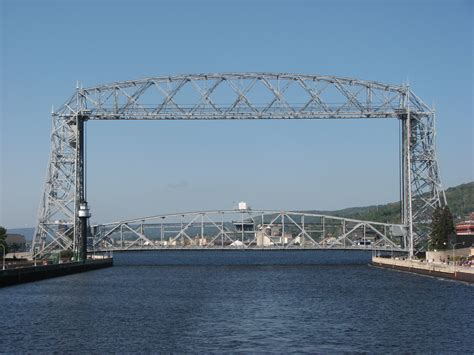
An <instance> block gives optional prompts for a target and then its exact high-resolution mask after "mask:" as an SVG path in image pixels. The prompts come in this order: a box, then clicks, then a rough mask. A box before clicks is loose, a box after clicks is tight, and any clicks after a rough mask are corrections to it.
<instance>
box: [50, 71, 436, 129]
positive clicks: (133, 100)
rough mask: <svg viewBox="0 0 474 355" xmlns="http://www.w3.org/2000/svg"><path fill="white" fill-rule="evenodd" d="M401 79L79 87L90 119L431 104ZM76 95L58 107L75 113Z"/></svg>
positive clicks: (357, 112) (372, 113) (382, 109)
mask: <svg viewBox="0 0 474 355" xmlns="http://www.w3.org/2000/svg"><path fill="white" fill-rule="evenodd" d="M409 91H410V89H409V88H408V87H407V86H399V85H387V84H382V83H378V82H374V81H364V80H357V79H350V78H340V77H335V76H324V75H303V74H286V73H223V74H212V73H211V74H188V75H177V76H166V77H153V78H146V79H140V80H133V81H124V82H116V83H112V84H106V85H100V86H96V87H90V88H84V89H79V90H78V94H79V100H81V101H82V105H81V114H82V115H84V116H87V119H90V120H192V119H203V120H216V119H291V118H293V119H324V118H389V117H398V116H400V115H401V114H404V113H405V112H406V98H407V97H409V100H410V103H411V106H412V108H411V110H412V112H413V113H426V112H428V111H430V109H429V108H428V107H427V106H426V105H425V104H424V103H422V102H421V101H420V100H419V99H418V98H417V97H416V96H415V95H414V94H413V93H411V95H408V92H409ZM77 99H78V98H77V95H73V97H71V99H70V100H69V101H68V102H66V103H65V104H64V105H63V106H62V107H61V108H60V109H59V110H58V111H57V112H56V114H57V115H59V116H62V117H74V116H75V115H76V114H78V112H77V108H76V107H77V106H76V101H77Z"/></svg>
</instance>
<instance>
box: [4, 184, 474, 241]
mask: <svg viewBox="0 0 474 355" xmlns="http://www.w3.org/2000/svg"><path fill="white" fill-rule="evenodd" d="M446 199H447V200H448V205H449V208H450V209H451V212H452V213H453V216H454V218H455V219H456V220H457V221H459V220H463V219H464V218H466V217H467V216H468V214H469V213H471V212H474V181H473V182H469V183H467V184H462V185H458V186H455V187H450V188H449V189H447V190H446ZM305 212H312V213H319V214H327V215H330V216H338V217H345V218H354V219H359V220H363V221H374V222H388V223H400V202H391V203H387V204H385V205H373V206H366V207H350V208H344V209H342V210H337V211H305ZM7 232H8V233H18V234H23V235H24V236H25V237H26V239H27V240H31V239H32V238H33V233H34V228H12V229H9V230H8V231H7Z"/></svg>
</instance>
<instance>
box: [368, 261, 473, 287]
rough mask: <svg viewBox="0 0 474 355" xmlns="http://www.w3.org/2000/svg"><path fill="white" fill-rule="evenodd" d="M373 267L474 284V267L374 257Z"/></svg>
mask: <svg viewBox="0 0 474 355" xmlns="http://www.w3.org/2000/svg"><path fill="white" fill-rule="evenodd" d="M372 265H374V266H378V267H383V268H386V269H394V270H400V271H406V272H411V273H415V274H420V275H428V276H434V277H441V278H445V279H451V280H458V281H464V282H469V283H474V267H467V266H454V265H445V264H438V263H427V262H421V261H418V260H402V259H391V258H381V257H376V256H374V257H372Z"/></svg>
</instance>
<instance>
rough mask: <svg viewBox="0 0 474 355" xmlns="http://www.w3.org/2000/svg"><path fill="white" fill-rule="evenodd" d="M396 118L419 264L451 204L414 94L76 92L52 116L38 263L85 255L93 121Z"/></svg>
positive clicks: (374, 89)
mask: <svg viewBox="0 0 474 355" xmlns="http://www.w3.org/2000/svg"><path fill="white" fill-rule="evenodd" d="M236 119H250V120H256V119H342V120H344V119H398V120H399V121H400V122H401V126H402V144H401V154H402V164H401V174H400V175H401V181H400V187H401V191H402V194H401V195H402V196H401V200H402V201H401V202H402V208H401V216H402V220H401V224H403V225H404V226H405V227H406V233H407V239H406V240H407V244H406V246H405V249H407V250H409V252H410V254H411V255H413V252H414V250H416V249H420V248H423V247H424V245H425V244H426V241H427V238H428V235H429V233H430V227H429V224H430V221H431V215H432V212H433V210H434V208H436V207H437V206H442V205H444V204H446V199H445V196H444V192H443V190H442V186H441V181H440V177H439V171H438V163H437V157H436V151H435V135H436V132H435V123H434V122H435V112H434V110H433V109H431V108H429V107H428V106H427V105H426V104H425V103H423V102H422V101H421V100H420V99H419V98H418V97H417V96H416V95H415V93H414V92H413V91H412V90H411V89H410V88H409V86H407V85H388V84H384V83H379V82H375V81H366V80H358V79H351V78H342V77H336V76H326V75H306V74H288V73H210V74H187V75H177V76H161V77H153V78H145V79H138V80H131V81H123V82H116V83H111V84H107V85H100V86H95V87H90V88H82V87H79V86H78V87H77V88H76V91H75V92H74V94H73V95H72V96H71V98H70V99H68V100H67V101H66V102H65V103H64V104H63V105H62V106H61V107H60V108H59V109H58V110H56V111H54V112H52V133H51V155H50V160H49V165H48V172H47V176H46V181H45V185H44V190H43V195H42V200H41V203H40V207H39V213H38V219H37V225H36V230H35V234H34V238H33V242H32V253H33V254H34V255H44V254H48V253H50V252H52V251H54V250H57V249H59V250H67V249H72V250H74V251H75V252H77V254H78V255H79V256H80V257H81V258H83V257H84V255H86V253H87V250H86V248H87V235H88V234H89V231H88V230H89V226H88V218H89V217H90V213H89V209H88V206H87V201H86V197H87V196H86V184H85V164H84V160H85V159H84V126H85V123H86V122H87V121H90V120H236Z"/></svg>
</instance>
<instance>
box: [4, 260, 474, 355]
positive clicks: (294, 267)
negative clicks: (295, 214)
mask: <svg viewBox="0 0 474 355" xmlns="http://www.w3.org/2000/svg"><path fill="white" fill-rule="evenodd" d="M369 259H370V254H366V253H358V252H338V251H331V252H327V251H319V252H308V251H300V252H260V253H258V252H239V251H235V252H229V251H227V252H215V251H213V252H184V253H179V252H136V253H123V254H116V255H115V266H114V267H113V268H110V269H104V270H97V271H92V272H88V273H84V274H78V275H71V276H65V277H60V278H55V279H50V280H45V281H40V282H36V283H29V284H24V285H18V286H13V287H8V288H3V289H0V305H1V311H0V315H1V316H0V317H1V323H0V335H1V336H0V352H6V353H10V352H15V351H46V352H49V351H56V352H65V351H68V352H82V353H83V352H96V353H102V352H104V351H108V352H111V351H113V352H121V351H142V352H143V351H144V352H159V351H175V352H223V351H226V352H230V351H235V352H262V351H263V352H278V353H286V352H291V351H297V352H310V353H315V352H316V353H334V352H337V353H339V352H377V353H382V352H383V353H386V352H404V353H407V352H408V353H413V352H416V353H433V352H434V353H451V352H460V353H472V351H473V349H474V338H473V317H474V301H473V296H474V287H473V286H472V285H468V284H464V283H459V282H454V281H444V280H439V279H436V278H429V277H423V276H417V275H411V274H407V273H401V272H395V271H389V270H382V269H378V268H374V267H369V266H367V263H368V262H369Z"/></svg>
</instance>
